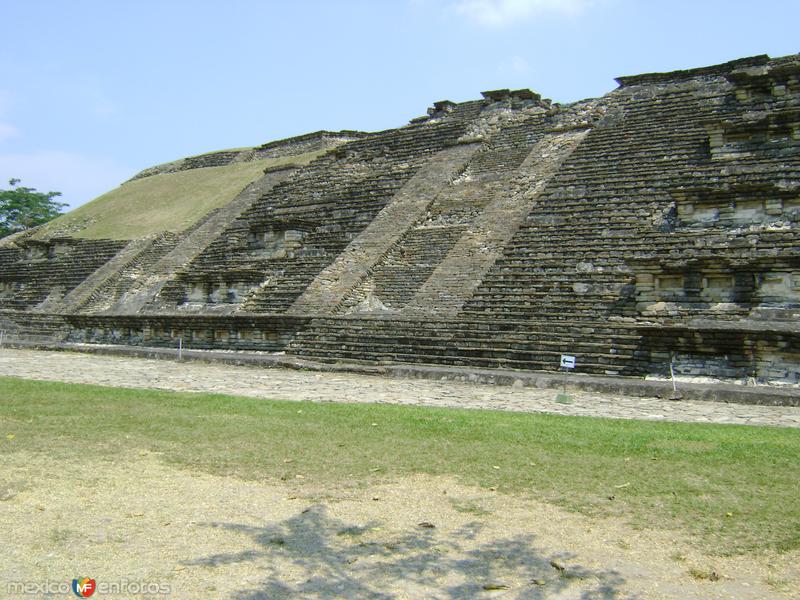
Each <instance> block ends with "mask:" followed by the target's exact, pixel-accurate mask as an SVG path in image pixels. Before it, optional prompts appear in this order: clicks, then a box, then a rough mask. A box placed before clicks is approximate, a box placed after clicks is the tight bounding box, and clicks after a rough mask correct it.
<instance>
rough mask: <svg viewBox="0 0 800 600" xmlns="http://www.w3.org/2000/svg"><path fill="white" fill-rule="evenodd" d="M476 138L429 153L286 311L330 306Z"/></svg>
mask: <svg viewBox="0 0 800 600" xmlns="http://www.w3.org/2000/svg"><path fill="white" fill-rule="evenodd" d="M479 147H480V146H479V145H478V144H468V145H459V146H453V147H450V148H445V149H444V150H442V151H440V152H439V153H438V154H436V155H435V156H434V157H433V158H431V159H430V160H429V161H428V162H427V163H426V164H425V165H424V166H423V167H422V168H421V169H420V170H419V171H417V173H416V174H415V175H414V177H412V178H411V179H410V180H409V181H408V183H407V184H406V185H405V186H403V188H402V189H401V190H400V191H399V192H398V193H397V194H396V195H395V196H394V198H393V199H392V201H391V203H389V204H388V205H387V206H386V207H385V208H384V209H383V210H381V212H379V213H378V215H377V216H376V217H375V218H374V219H373V220H372V222H371V223H370V224H369V226H367V227H366V229H364V231H363V232H362V233H361V234H360V235H359V236H358V237H357V238H355V239H354V240H353V241H352V242H351V243H350V244H349V245H348V246H347V248H346V249H345V250H344V252H342V253H341V254H340V255H339V256H338V257H337V258H336V260H335V261H334V262H333V263H332V264H331V265H330V266H329V267H328V268H326V269H325V270H323V271H322V272H321V273H320V274H319V275H318V276H317V277H316V278H315V279H314V281H313V282H312V283H311V284H310V285H309V286H308V287H307V288H306V290H305V292H303V294H302V295H301V296H300V297H299V298H298V299H297V300H296V301H295V302H294V304H293V305H292V307H291V309H290V310H289V312H290V313H292V314H301V313H303V314H309V313H310V314H325V313H328V312H330V311H332V310H334V309H335V308H336V307H337V306H338V305H339V304H340V303H341V302H342V300H343V299H344V298H345V296H346V295H347V294H348V292H350V291H351V290H353V289H354V288H355V287H356V286H357V285H358V284H359V283H360V282H361V281H362V280H363V279H364V278H365V277H366V276H367V274H368V273H369V272H370V271H371V270H372V269H373V267H374V266H375V265H376V264H377V263H378V262H379V261H380V260H381V259H383V258H384V257H385V256H386V254H387V253H388V252H389V250H390V249H391V248H392V247H393V246H394V245H395V244H397V242H398V241H399V240H400V239H401V238H402V237H403V235H404V234H405V233H406V231H407V230H409V229H410V228H411V226H412V225H413V224H414V223H415V222H416V221H418V220H420V219H421V218H422V217H423V216H424V215H425V212H426V210H427V209H428V207H429V206H430V204H431V203H432V202H433V200H434V198H435V197H436V195H437V194H439V193H440V192H441V191H442V190H443V189H445V188H446V187H447V186H448V185H449V184H450V182H451V180H452V179H453V178H454V177H455V176H456V175H457V174H458V172H459V171H460V170H461V169H463V168H464V166H465V165H466V164H467V161H468V160H469V159H470V157H471V156H472V155H473V154H474V153H475V152H476V150H478V148H479Z"/></svg>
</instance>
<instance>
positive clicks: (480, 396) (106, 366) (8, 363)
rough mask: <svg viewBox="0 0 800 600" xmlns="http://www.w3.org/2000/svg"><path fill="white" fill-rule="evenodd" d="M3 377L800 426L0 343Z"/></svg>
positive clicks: (632, 402) (462, 387) (594, 397)
mask: <svg viewBox="0 0 800 600" xmlns="http://www.w3.org/2000/svg"><path fill="white" fill-rule="evenodd" d="M0 375H5V376H11V377H21V378H25V379H38V380H47V381H65V382H70V383H93V384H99V385H109V386H115V387H131V388H153V389H163V390H177V391H184V392H216V393H220V394H235V395H238V396H253V397H257V398H274V399H286V400H310V401H313V402H378V403H388V404H408V405H416V406H437V407H459V408H481V409H491V410H509V411H520V412H544V413H554V414H561V415H581V416H597V417H611V418H617V419H646V420H653V421H685V422H695V423H735V424H743V425H771V426H777V427H796V428H800V407H788V406H752V405H744V404H726V403H721V402H702V401H689V400H683V401H679V402H673V401H669V400H660V399H655V398H630V397H624V396H614V395H604V394H598V393H595V392H570V398H569V400H568V401H567V402H563V401H562V402H559V401H557V400H556V395H557V392H555V391H553V390H542V389H532V388H520V389H516V388H512V387H501V386H492V385H482V384H464V383H454V382H439V381H431V380H420V379H390V378H385V377H376V376H370V375H358V374H351V373H324V372H308V371H294V370H288V369H264V368H257V367H246V366H231V365H223V364H215V363H201V362H180V363H179V362H173V361H167V360H151V359H143V358H129V357H117V356H99V355H94V354H81V353H77V352H47V351H37V350H18V349H12V348H0Z"/></svg>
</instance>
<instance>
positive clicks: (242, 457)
mask: <svg viewBox="0 0 800 600" xmlns="http://www.w3.org/2000/svg"><path fill="white" fill-rule="evenodd" d="M8 436H13V438H12V439H9V437H8ZM127 450H150V451H155V452H162V453H163V457H164V458H165V459H166V460H168V461H170V462H172V463H174V464H177V465H179V466H181V467H186V468H191V469H198V470H202V471H206V472H211V473H215V474H226V475H233V476H237V477H243V478H265V477H266V478H270V477H274V478H287V479H292V481H303V482H311V483H313V484H320V483H323V484H324V483H329V482H330V483H340V482H344V481H357V482H360V483H362V484H367V483H370V482H374V481H378V480H381V479H386V478H395V477H401V476H403V475H406V474H411V473H429V474H433V475H448V476H455V477H457V478H458V479H459V480H461V481H462V482H464V483H466V484H477V485H479V486H483V487H493V488H496V489H497V490H498V491H499V492H507V493H516V494H523V495H528V496H530V497H533V498H536V499H539V500H544V501H547V502H552V503H555V504H558V505H560V506H563V507H566V508H567V509H569V510H574V511H579V512H582V513H585V514H589V515H618V516H621V517H622V518H624V519H625V520H627V521H629V522H631V523H633V524H635V525H636V526H637V527H641V528H651V527H654V528H669V529H672V528H674V529H678V530H681V531H682V532H685V533H688V534H692V535H694V536H696V539H697V542H698V543H699V544H701V545H703V546H704V547H705V548H706V549H707V550H711V551H716V552H719V553H723V554H730V553H749V552H757V551H759V550H764V549H775V550H779V551H781V550H792V549H796V548H798V547H800V501H798V498H799V497H800V483H799V482H800V432H799V431H797V430H794V429H781V428H768V427H747V426H731V425H723V426H720V425H699V424H682V423H656V422H646V421H628V420H613V419H599V418H588V417H563V416H556V415H539V414H519V413H505V412H495V411H485V410H452V409H432V408H417V407H407V406H391V405H379V404H375V405H364V404H315V403H309V402H286V401H271V400H270V401H267V400H258V399H252V398H238V397H231V396H222V395H211V394H190V393H171V392H158V391H149V390H129V389H117V388H106V387H99V386H87V385H73V384H61V383H44V382H34V381H26V380H20V379H13V378H0V455H2V454H3V453H9V452H20V451H22V452H44V453H46V454H47V455H48V456H50V457H52V459H53V460H55V461H58V460H60V459H65V458H72V459H75V458H79V457H80V456H84V455H92V456H99V457H106V456H107V457H108V458H109V459H112V458H114V459H115V458H118V457H119V456H120V453H124V452H125V451H127ZM296 475H303V477H304V479H302V480H298V479H296V478H295V477H296ZM298 485H302V484H301V483H298Z"/></svg>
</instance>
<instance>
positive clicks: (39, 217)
mask: <svg viewBox="0 0 800 600" xmlns="http://www.w3.org/2000/svg"><path fill="white" fill-rule="evenodd" d="M19 182H20V180H19V179H10V180H9V182H8V185H9V186H11V188H10V189H7V190H0V238H2V237H5V236H7V235H11V234H12V233H16V232H18V231H25V230H26V229H30V228H31V227H36V226H37V225H41V224H42V223H46V222H47V221H50V220H51V219H55V218H56V217H57V216H58V215H60V214H61V209H62V208H64V207H65V206H66V204H64V203H62V202H56V201H55V200H53V198H56V197H57V196H60V195H61V192H47V193H45V192H37V191H36V189H35V188H29V187H21V186H19Z"/></svg>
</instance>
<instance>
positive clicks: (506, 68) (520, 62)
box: [497, 56, 531, 75]
mask: <svg viewBox="0 0 800 600" xmlns="http://www.w3.org/2000/svg"><path fill="white" fill-rule="evenodd" d="M497 70H498V71H499V72H500V73H501V74H514V75H522V74H525V73H528V72H529V71H530V70H531V66H530V64H529V63H528V61H527V60H525V59H524V58H523V57H521V56H512V57H510V58H508V59H507V60H504V61H503V62H501V63H500V65H499V66H498V67H497Z"/></svg>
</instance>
